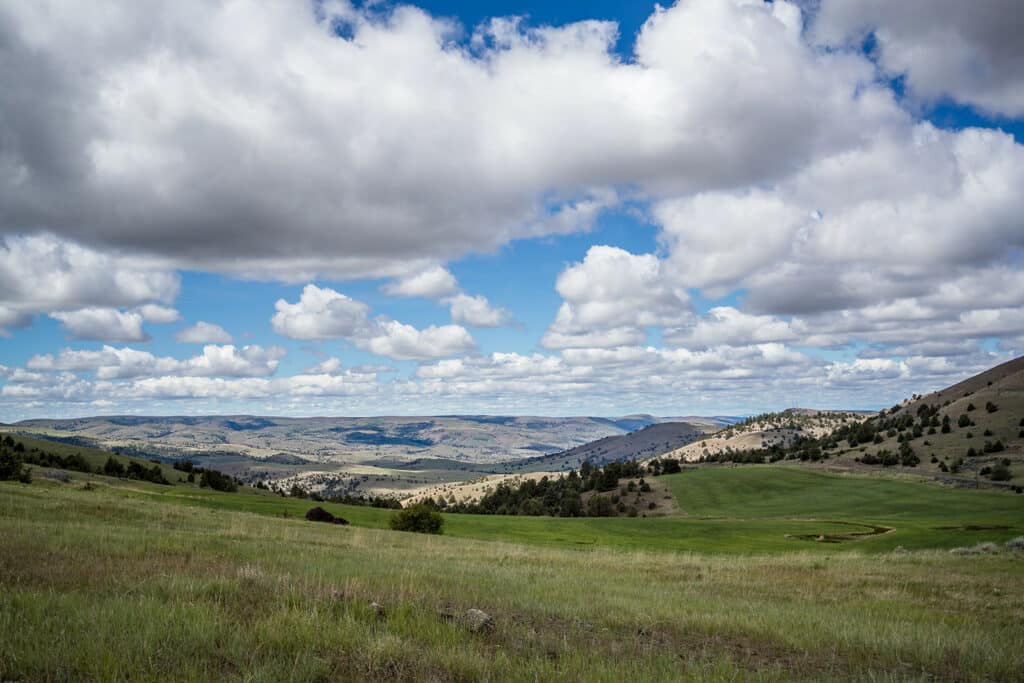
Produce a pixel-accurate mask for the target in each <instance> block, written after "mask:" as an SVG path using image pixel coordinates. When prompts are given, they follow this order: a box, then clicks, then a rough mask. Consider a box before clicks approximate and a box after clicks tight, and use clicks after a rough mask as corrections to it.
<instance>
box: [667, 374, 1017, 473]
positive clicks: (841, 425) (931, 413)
mask: <svg viewBox="0 0 1024 683" xmlns="http://www.w3.org/2000/svg"><path fill="white" fill-rule="evenodd" d="M671 455H673V456H682V457H683V458H684V459H686V460H691V461H692V460H710V461H718V462H763V461H764V460H770V461H772V462H776V461H779V460H797V461H800V462H803V463H806V464H809V465H811V466H819V467H821V466H827V467H829V468H836V467H840V468H844V469H848V470H855V471H859V470H877V469H886V468H894V471H905V472H908V473H909V472H913V473H916V474H923V475H927V476H930V477H934V478H936V479H939V480H941V481H944V482H947V483H951V484H958V485H962V486H975V487H977V486H981V485H982V484H985V485H987V486H1002V487H1012V488H1015V489H1018V490H1019V489H1021V488H1022V485H1024V358H1018V359H1015V360H1013V361H1009V362H1007V363H1003V364H1001V365H999V366H996V367H994V368H991V369H990V370H987V371H985V372H982V373H980V374H978V375H976V376H973V377H970V378H967V379H965V380H963V381H961V382H958V383H957V384H954V385H952V386H950V387H947V388H945V389H942V390H939V391H935V392H933V393H930V394H927V395H924V396H922V395H914V396H912V397H911V398H909V399H907V400H906V401H903V402H902V403H900V404H897V405H895V406H893V407H892V408H889V409H887V410H883V411H882V412H880V413H878V414H877V415H874V416H870V417H866V416H864V415H856V414H836V413H818V412H816V411H786V412H784V413H780V414H775V415H768V416H759V417H758V418H753V419H751V420H749V421H748V422H746V423H743V424H740V425H736V426H733V427H729V428H727V429H724V430H722V431H720V432H717V433H715V434H713V435H711V436H710V437H707V438H706V439H704V440H702V441H699V442H696V443H694V444H690V445H688V446H686V447H684V448H683V449H680V450H678V451H675V452H674V453H672V454H671Z"/></svg>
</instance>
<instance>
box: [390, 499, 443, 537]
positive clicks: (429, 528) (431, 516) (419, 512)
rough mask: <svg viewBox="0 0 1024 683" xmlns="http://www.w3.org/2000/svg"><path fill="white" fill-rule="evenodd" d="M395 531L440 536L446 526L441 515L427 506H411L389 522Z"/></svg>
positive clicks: (394, 515)
mask: <svg viewBox="0 0 1024 683" xmlns="http://www.w3.org/2000/svg"><path fill="white" fill-rule="evenodd" d="M388 524H389V525H390V526H391V528H392V529H394V530H395V531H415V532H417V533H420V534H439V533H441V528H442V527H443V526H444V518H443V517H442V516H441V513H439V512H437V511H435V510H431V509H430V508H429V507H427V506H426V505H410V506H409V507H407V508H405V509H404V510H400V511H399V512H396V513H395V514H393V515H392V516H391V520H390V521H389V522H388Z"/></svg>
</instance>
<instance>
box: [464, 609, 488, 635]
mask: <svg viewBox="0 0 1024 683" xmlns="http://www.w3.org/2000/svg"><path fill="white" fill-rule="evenodd" d="M466 626H468V627H469V630H470V631H472V632H473V633H483V632H486V631H493V630H494V619H492V618H491V615H489V614H488V613H487V612H484V611H483V610H478V609H475V608H471V609H468V610H466Z"/></svg>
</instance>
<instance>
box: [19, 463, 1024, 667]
mask: <svg viewBox="0 0 1024 683" xmlns="http://www.w3.org/2000/svg"><path fill="white" fill-rule="evenodd" d="M723 476H724V475H723ZM769 476H771V475H769ZM133 483H134V484H137V482H133ZM115 484H116V485H96V486H95V487H94V488H93V490H83V483H82V481H81V480H78V481H75V482H73V483H71V484H59V483H56V482H51V481H43V480H40V481H38V482H37V483H34V484H32V485H31V486H23V485H19V484H14V483H0V589H2V592H0V679H13V680H31V681H35V680H181V681H205V680H246V681H324V680H339V681H346V680H382V681H383V680H388V681H392V680H399V681H400V680H442V681H449V680H451V681H478V680H512V681H520V680H521V681H535V680H545V681H547V680H570V681H588V682H589V681H623V680H631V681H646V680H664V681H678V680H709V681H737V680H777V681H785V680H834V679H859V680H915V679H919V680H935V679H959V680H971V679H973V680H985V679H989V680H1012V679H1016V678H1018V677H1019V675H1020V671H1021V670H1022V667H1024V632H1022V630H1021V629H1020V627H1019V625H1020V623H1021V620H1022V619H1024V558H1022V556H1021V555H1020V554H1012V553H1009V552H1003V553H1000V554H998V555H994V556H982V557H955V556H952V555H950V554H949V553H948V552H944V551H934V550H929V551H921V552H914V553H911V554H908V555H897V554H892V553H887V554H877V555H871V554H864V553H857V552H831V551H829V550H830V549H829V548H825V549H824V551H823V550H822V548H821V547H820V544H813V543H812V544H804V545H800V546H798V547H800V548H802V549H806V550H802V551H800V552H779V551H777V550H776V551H774V552H770V553H769V552H762V553H757V554H752V555H736V554H733V553H732V551H731V550H730V553H729V554H719V553H716V552H713V551H714V550H715V545H714V544H715V543H716V542H717V541H716V539H715V537H714V535H713V536H711V537H708V538H705V539H703V541H702V543H703V546H702V547H703V548H704V549H706V550H708V551H709V552H705V553H693V552H684V553H676V552H663V551H660V550H659V552H651V551H636V550H628V549H624V548H625V546H624V545H623V543H624V542H623V540H622V538H621V537H620V533H624V530H631V531H632V532H633V533H634V534H637V533H640V534H643V533H646V532H645V531H641V530H642V529H645V528H647V529H656V530H661V531H665V530H670V529H676V528H678V529H686V528H700V529H708V530H711V529H713V528H714V529H717V530H718V533H719V534H726V535H728V534H729V533H730V532H729V531H728V530H727V527H728V524H729V522H728V521H726V520H690V519H686V518H679V519H675V520H673V519H647V520H644V519H640V520H628V519H623V520H618V519H614V520H567V521H566V522H573V521H582V522H585V523H581V524H577V525H575V526H574V525H567V526H562V527H558V528H559V529H561V530H560V531H557V532H555V531H551V532H549V537H548V538H547V539H543V538H541V537H539V536H538V538H532V537H531V538H527V539H526V541H527V542H526V543H506V542H484V541H480V540H474V539H469V538H459V537H457V534H463V533H482V532H484V531H488V530H489V527H487V526H486V525H487V524H494V525H498V524H501V525H504V527H506V529H507V531H506V533H523V534H526V535H527V536H531V535H533V534H537V535H539V534H540V533H541V530H542V526H543V523H544V522H548V523H549V524H550V523H551V522H552V520H524V519H519V518H486V519H484V518H465V519H464V520H461V518H459V519H456V518H454V517H453V516H449V517H448V518H447V522H448V524H449V534H448V535H445V536H440V537H432V536H421V535H417V534H408V533H401V532H393V531H387V530H381V529H375V528H367V527H337V526H333V525H325V524H312V523H309V522H306V521H304V520H301V519H296V518H295V517H296V515H294V514H292V515H291V516H290V517H289V518H287V519H285V518H281V517H275V516H274V515H275V512H277V511H279V508H275V507H274V506H275V505H281V504H288V505H292V506H301V508H300V507H293V508H290V509H292V510H294V511H298V510H299V509H305V507H307V506H308V505H309V503H308V502H301V501H282V500H281V499H275V498H273V497H262V496H255V495H234V496H232V495H230V494H217V493H213V492H196V493H198V494H201V495H196V496H194V497H193V499H192V500H191V501H189V500H186V499H185V498H182V497H180V496H176V495H170V494H169V493H165V494H164V495H157V494H153V493H151V492H150V491H149V489H157V488H159V487H151V486H148V485H138V486H137V487H133V488H129V487H128V486H127V485H126V484H125V483H123V482H115ZM164 490H165V491H167V489H164ZM177 493H181V494H185V493H189V494H190V495H191V494H192V492H191V491H187V490H180V491H177ZM1006 500H1013V499H1012V498H1011V497H1009V496H1008V497H1007V498H1006ZM211 501H213V502H211ZM185 502H190V503H191V504H182V503H185ZM721 505H724V506H727V503H725V502H723V503H721ZM791 505H793V504H792V503H791ZM232 506H262V507H259V508H258V509H255V510H252V511H240V510H233V509H229V508H230V507H232ZM330 507H331V508H332V509H337V508H336V507H335V506H330ZM349 510H351V511H352V513H353V514H352V517H353V518H354V517H355V514H354V513H357V512H358V513H360V514H361V515H363V516H362V517H360V518H359V520H358V521H359V523H365V524H367V525H371V524H377V523H379V522H380V521H381V520H384V519H386V517H387V513H386V512H384V514H381V513H382V512H383V511H377V510H370V509H360V510H357V509H349V508H346V509H345V511H346V512H349ZM253 512H258V513H259V514H253ZM354 521H356V520H355V519H354ZM630 522H632V526H629V525H628V523H630ZM695 523H696V524H699V525H711V524H720V525H721V526H719V527H708V526H698V527H687V526H686V525H690V524H695ZM766 523H767V522H766ZM773 523H776V524H779V525H785V524H788V523H789V522H788V521H787V520H785V519H780V520H776V521H775V522H773ZM462 524H464V525H466V526H465V527H464V528H460V525H462ZM672 524H677V525H679V526H678V527H674V526H672ZM657 525H664V526H661V527H659V526H657ZM495 528H497V527H495ZM752 529H753V531H752V532H751V534H752V536H751V542H755V541H756V540H757V539H758V538H762V536H763V535H764V534H767V536H770V537H774V535H775V532H774V530H769V529H767V528H762V527H752ZM516 530H522V531H516ZM566 530H575V531H578V532H580V534H581V535H585V534H586V533H594V534H603V535H607V538H608V539H611V540H609V542H608V543H609V545H610V547H597V546H595V547H593V548H588V549H585V550H582V551H581V550H576V549H569V546H570V545H571V541H572V540H573V539H572V537H567V538H566V539H564V540H563V541H561V543H562V544H563V545H565V546H566V547H539V546H537V545H534V543H535V541H538V540H541V541H542V542H543V544H545V545H548V544H549V543H550V541H551V540H552V537H553V536H555V535H557V534H559V533H569V532H568V531H566ZM588 530H589V531H588ZM650 533H651V534H652V536H651V538H654V537H655V536H656V535H657V533H660V532H657V533H656V532H650ZM737 542H738V540H737V539H735V538H734V540H733V541H730V543H737ZM577 547H578V546H577ZM652 547H655V548H660V549H661V550H663V548H661V546H659V545H657V544H654V543H652ZM835 549H836V548H832V549H831V550H833V551H834V550H835ZM810 550H813V551H814V552H809V551H810ZM371 601H378V602H380V603H382V604H383V605H384V607H385V614H384V616H378V615H377V614H376V613H375V612H374V611H373V610H372V609H370V607H369V603H370V602H371ZM470 607H475V608H479V609H483V610H484V611H486V612H488V613H489V614H491V615H492V616H493V617H494V620H495V628H494V630H493V632H490V633H482V634H475V633H472V632H471V631H470V630H469V629H467V628H466V626H465V625H464V624H463V623H462V622H461V621H460V620H459V619H458V618H451V616H452V615H459V614H461V613H462V612H463V611H464V610H466V609H468V608H470Z"/></svg>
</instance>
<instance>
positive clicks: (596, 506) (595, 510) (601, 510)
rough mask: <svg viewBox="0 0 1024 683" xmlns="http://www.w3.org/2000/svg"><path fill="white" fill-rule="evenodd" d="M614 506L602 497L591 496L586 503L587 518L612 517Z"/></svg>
mask: <svg viewBox="0 0 1024 683" xmlns="http://www.w3.org/2000/svg"><path fill="white" fill-rule="evenodd" d="M614 516H615V506H614V505H612V502H611V501H610V500H608V499H607V498H605V497H604V496H591V497H590V499H589V500H588V501H587V517H614Z"/></svg>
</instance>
